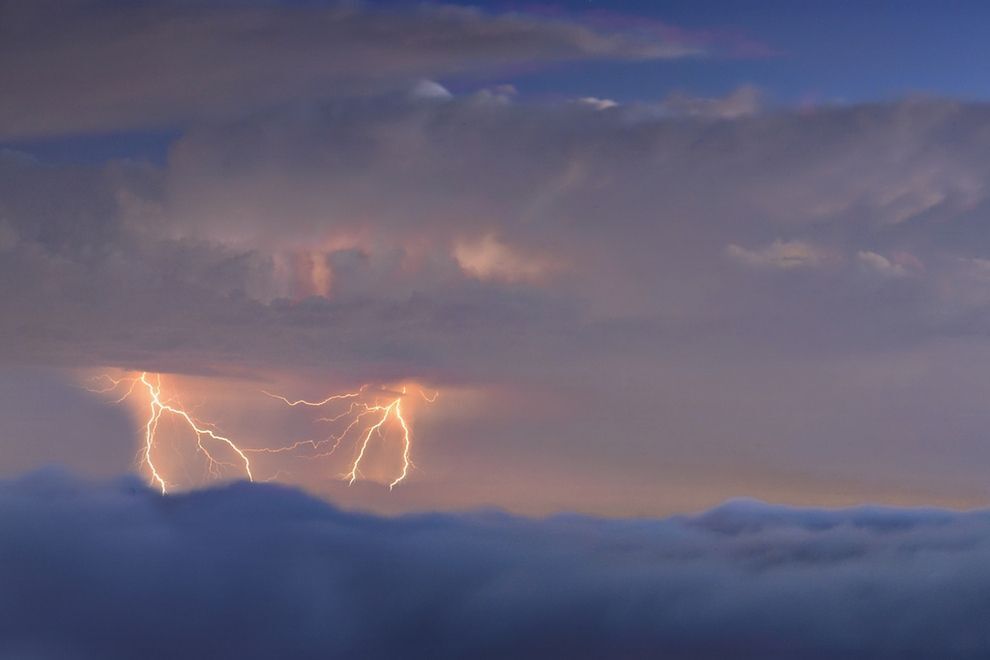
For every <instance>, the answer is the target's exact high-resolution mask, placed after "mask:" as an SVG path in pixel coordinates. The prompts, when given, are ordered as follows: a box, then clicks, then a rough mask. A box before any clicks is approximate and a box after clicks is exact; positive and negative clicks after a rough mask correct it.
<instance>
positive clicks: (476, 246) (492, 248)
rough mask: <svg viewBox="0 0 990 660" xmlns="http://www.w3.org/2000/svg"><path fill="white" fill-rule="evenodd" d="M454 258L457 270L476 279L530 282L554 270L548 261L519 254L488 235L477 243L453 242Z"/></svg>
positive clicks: (475, 241)
mask: <svg viewBox="0 0 990 660" xmlns="http://www.w3.org/2000/svg"><path fill="white" fill-rule="evenodd" d="M454 259H456V260H457V264H458V265H459V266H460V267H461V270H463V271H464V272H465V273H467V274H468V275H471V276H472V277H476V278H477V279H479V280H501V281H503V282H533V281H538V280H541V279H543V278H545V277H546V276H547V275H549V274H550V273H551V272H552V271H554V270H555V269H556V264H554V263H552V262H551V261H549V260H547V259H541V258H538V257H534V256H531V255H525V254H522V253H521V252H519V251H517V250H514V249H512V248H510V247H509V246H508V245H505V244H504V243H502V242H500V241H499V240H498V239H497V238H495V237H494V236H493V235H491V234H488V235H486V236H484V237H482V238H481V239H479V240H473V241H461V242H458V243H456V244H455V245H454Z"/></svg>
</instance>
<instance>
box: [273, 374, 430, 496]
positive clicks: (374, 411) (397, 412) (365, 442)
mask: <svg viewBox="0 0 990 660" xmlns="http://www.w3.org/2000/svg"><path fill="white" fill-rule="evenodd" d="M367 389H368V386H367V385H365V386H362V387H361V389H359V390H358V391H357V392H348V393H345V394H334V395H331V396H329V397H327V398H325V399H322V400H320V401H309V400H306V399H298V400H295V401H292V400H290V399H288V398H286V397H284V396H281V395H278V394H272V393H271V392H264V391H263V392H264V394H267V395H268V396H270V397H273V398H275V399H279V400H281V401H283V402H284V403H286V404H287V405H289V406H293V407H295V406H300V405H301V406H311V407H323V406H325V405H328V404H330V403H332V402H334V401H339V400H341V399H350V398H355V397H360V396H362V395H364V393H365V392H366V391H367ZM382 391H383V392H387V390H382ZM419 392H420V394H421V395H422V397H423V399H424V400H426V401H427V402H429V403H433V402H434V401H436V400H437V397H438V396H439V392H436V393H434V394H433V396H432V397H430V396H427V395H426V393H425V392H423V390H420V391H419ZM406 393H407V389H406V388H405V387H403V388H402V391H401V392H398V393H393V394H395V396H394V397H393V398H391V399H390V400H389V401H388V402H387V403H384V404H382V403H379V402H375V403H371V404H369V403H365V402H356V403H352V404H351V405H350V407H349V408H348V409H347V410H345V411H343V412H341V413H339V414H337V415H334V416H333V417H320V418H318V419H317V421H323V422H336V421H339V420H341V419H344V418H345V417H347V416H349V415H354V417H353V419H352V420H351V422H350V423H349V424H348V425H347V426H346V427H345V428H344V430H343V431H342V432H341V433H340V434H339V435H337V436H330V437H329V438H327V439H325V440H322V441H319V440H302V441H300V442H295V443H293V444H291V445H286V446H285V447H276V448H268V449H262V450H257V451H264V452H267V453H280V452H287V451H294V450H296V449H298V448H299V447H303V446H306V445H309V446H310V447H312V448H313V449H314V450H315V449H319V448H320V447H321V446H323V445H324V444H327V443H329V442H331V441H333V446H332V447H331V448H330V450H329V451H327V452H325V453H323V454H318V455H320V456H329V455H330V454H333V453H334V452H335V451H336V450H337V448H338V447H339V446H340V444H341V442H342V441H343V439H344V438H345V437H346V436H347V435H348V433H350V431H351V430H352V429H354V428H355V427H356V426H357V425H358V424H359V423H360V422H361V420H362V419H363V418H364V417H365V416H367V415H374V416H375V419H377V421H375V422H374V423H372V424H370V425H369V426H367V427H365V428H364V430H363V431H361V435H360V438H361V439H360V441H359V442H358V444H357V451H356V455H355V457H354V460H353V461H352V462H351V468H350V470H348V471H347V472H345V473H344V474H343V475H341V476H342V478H344V479H346V480H347V484H348V485H352V484H353V483H354V482H355V481H357V480H358V479H359V478H360V477H361V462H362V461H363V460H364V456H365V452H366V451H367V449H368V446H369V445H370V444H371V438H372V436H373V435H375V434H376V433H377V434H378V435H379V437H383V436H384V431H383V429H384V428H385V426H386V424H387V423H388V422H389V420H390V419H391V420H393V421H394V423H395V424H397V425H398V427H399V428H400V429H401V432H402V434H401V443H402V451H401V453H400V459H401V463H402V465H401V468H400V470H399V473H398V475H397V476H396V477H395V478H394V479H393V480H392V481H390V482H389V484H388V488H389V490H391V489H393V488H395V487H396V486H397V485H398V484H400V483H402V481H403V480H405V478H406V477H407V476H408V474H409V470H410V469H411V468H412V467H414V466H413V462H412V458H411V454H412V430H411V429H410V427H409V423H408V422H407V421H406V418H405V417H404V416H403V414H402V399H403V397H405V396H406ZM355 411H356V412H355Z"/></svg>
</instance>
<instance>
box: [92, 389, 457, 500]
mask: <svg viewBox="0 0 990 660" xmlns="http://www.w3.org/2000/svg"><path fill="white" fill-rule="evenodd" d="M98 379H100V380H103V381H105V383H106V384H105V385H104V386H103V387H99V388H94V389H90V391H92V392H98V393H112V394H118V393H119V396H118V397H117V398H116V399H114V403H121V402H123V401H124V400H126V399H129V398H131V397H132V396H134V395H135V392H136V391H142V390H143V391H144V392H145V393H146V394H147V400H148V408H147V410H148V414H147V418H146V419H145V421H144V424H143V428H144V433H143V439H142V443H141V449H140V451H139V453H138V462H139V464H140V465H141V466H142V467H145V468H146V469H147V471H148V473H149V478H150V481H151V482H152V483H153V484H154V485H156V486H157V487H158V488H160V489H161V491H162V493H167V492H168V490H169V487H170V484H169V481H168V479H167V477H166V476H165V475H164V474H163V471H162V470H161V469H160V467H159V466H158V465H157V464H156V462H155V453H156V448H157V446H158V444H159V435H160V434H159V423H160V422H161V419H162V417H163V416H164V415H166V414H168V415H170V416H172V417H174V418H175V419H177V420H178V421H179V422H180V423H181V424H182V425H184V426H185V427H186V428H188V430H189V431H191V432H192V434H193V436H194V438H195V442H196V450H197V452H199V453H201V454H202V455H203V456H204V457H205V458H206V462H207V469H208V471H209V474H210V475H211V476H212V477H215V478H219V477H221V476H223V474H222V473H223V469H224V468H229V469H238V470H239V471H241V473H242V474H243V475H244V476H245V477H246V478H247V479H249V480H251V481H254V479H255V477H254V474H253V472H252V466H251V461H250V459H249V458H248V455H249V454H291V453H296V452H298V451H300V450H307V449H308V450H311V452H308V453H307V456H306V457H307V458H320V457H327V456H331V455H333V454H334V453H335V452H336V451H337V449H338V448H340V447H341V445H342V443H343V442H344V440H345V439H347V438H348V437H350V436H352V435H355V434H356V435H357V438H358V439H357V441H356V443H355V454H354V458H353V459H352V461H351V462H350V464H349V465H350V467H349V469H348V470H347V471H346V472H344V473H343V474H341V475H340V477H341V478H342V479H343V480H345V481H347V483H348V485H351V484H353V483H354V482H355V481H357V480H358V479H360V478H361V477H362V472H361V466H362V462H363V461H364V460H365V454H366V452H367V450H368V447H369V445H370V444H371V442H372V437H373V436H375V435H377V436H378V437H379V438H381V439H383V440H384V439H386V433H387V432H388V431H389V430H390V429H391V430H393V431H396V432H397V433H396V435H398V436H399V442H400V447H401V451H400V452H399V459H400V467H399V470H398V472H397V474H396V475H395V477H394V478H393V479H392V480H391V481H390V482H389V483H388V488H389V490H391V489H392V488H394V487H395V486H396V485H398V484H400V483H401V482H402V481H403V480H405V479H406V477H407V476H408V474H409V471H410V469H412V468H413V467H414V465H413V462H412V458H411V454H412V439H413V434H412V430H411V427H410V424H409V422H408V420H407V419H406V417H405V416H404V415H403V410H402V402H403V398H404V397H405V396H406V395H407V388H406V387H403V388H402V389H401V390H399V391H395V390H389V389H386V388H378V389H371V388H369V386H368V385H363V386H361V387H360V388H359V389H358V390H356V391H353V392H344V393H340V394H332V395H330V396H327V397H326V398H324V399H321V400H308V399H295V400H293V399H289V398H287V397H285V396H282V395H280V394H273V393H271V392H268V391H264V390H262V393H263V394H265V395H266V396H269V397H271V398H273V399H277V400H279V401H282V402H283V403H285V404H286V405H287V406H290V407H292V408H296V407H304V408H320V409H322V408H324V407H326V406H330V405H333V404H337V403H339V402H342V401H348V400H349V405H348V406H347V408H345V409H344V410H342V411H340V412H337V413H336V414H333V415H331V416H326V417H318V418H316V420H315V421H317V422H323V423H330V424H336V423H338V422H339V423H341V424H343V422H344V421H346V422H347V423H346V424H344V425H343V428H342V430H340V432H339V433H336V434H333V435H330V436H328V437H326V438H323V439H321V440H299V441H297V442H293V443H291V444H288V445H285V446H280V447H260V448H253V447H242V446H240V445H238V444H236V443H235V442H234V441H233V440H231V439H230V438H229V437H227V436H225V435H221V434H220V433H219V432H218V431H217V430H215V429H214V427H213V426H212V425H211V424H207V423H204V422H202V421H199V420H197V419H196V418H195V417H193V415H192V414H191V413H190V412H188V411H187V410H186V409H185V408H183V407H182V405H181V403H179V401H178V400H177V399H176V398H175V397H171V396H166V395H164V394H163V391H162V378H161V375H160V374H151V373H148V372H141V373H140V374H139V375H137V376H130V377H124V378H113V377H111V376H109V375H106V374H104V375H101V376H99V377H98ZM369 390H370V392H369ZM418 391H419V394H420V396H422V398H423V400H424V401H426V402H428V403H433V402H435V401H436V400H437V397H438V396H439V392H434V393H433V394H432V395H427V394H426V392H424V391H423V390H422V389H419V390H418ZM369 418H370V420H369ZM363 422H364V423H363ZM217 448H221V449H225V450H227V451H228V452H229V453H230V454H231V455H233V456H235V457H236V459H235V461H236V462H234V463H231V462H230V461H224V460H221V459H220V458H219V457H218V456H217V454H216V450H217ZM279 474H280V471H279V472H276V473H275V475H274V476H273V477H271V478H268V479H263V481H271V480H274V479H276V478H277V477H278V476H279Z"/></svg>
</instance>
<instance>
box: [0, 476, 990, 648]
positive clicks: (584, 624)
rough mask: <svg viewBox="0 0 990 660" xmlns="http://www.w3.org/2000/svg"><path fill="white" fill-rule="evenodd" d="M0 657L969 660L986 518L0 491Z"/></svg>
mask: <svg viewBox="0 0 990 660" xmlns="http://www.w3.org/2000/svg"><path fill="white" fill-rule="evenodd" d="M0 532H2V533H0V584H2V587H3V588H2V589H0V615H2V616H0V653H2V654H3V655H4V656H5V657H19V658H32V659H38V660H43V659H45V660H46V659H48V658H71V659H78V660H86V659H89V658H94V659H95V658H99V659H101V660H110V659H113V658H133V657H143V658H173V657H178V656H182V657H189V658H192V657H203V658H211V657H221V656H222V657H243V658H268V657H292V658H310V657H311V658H326V657H344V656H360V657H363V658H378V657H382V658H384V657H406V658H419V657H422V658H443V657H458V658H462V657H476V658H486V657H492V658H494V657H508V656H512V657H534V658H535V657H574V658H585V657H586V658H601V657H625V658H634V657H644V658H646V657H658V656H662V657H671V658H721V657H726V655H731V656H732V657H737V658H763V659H765V658H794V657H802V658H835V657H843V658H930V657H940V658H978V657H985V656H986V654H987V653H988V652H990V636H988V634H987V632H986V626H985V622H986V618H987V616H988V615H990V603H988V601H987V599H986V598H985V596H984V595H983V593H984V592H985V591H986V590H987V588H988V586H990V585H988V582H990V570H988V569H987V567H986V561H985V556H986V553H987V550H988V544H990V518H988V516H987V514H986V513H983V512H976V513H953V512H949V511H944V510H908V509H881V508H860V509H849V510H816V509H787V508H780V507H773V506H768V505H763V504H759V503H755V502H733V503H729V504H726V505H725V506H723V507H720V508H718V509H715V510H713V511H710V512H708V513H705V514H702V515H700V516H694V517H676V518H670V519H665V520H649V519H641V520H604V519H596V518H586V517H574V516H556V517H553V518H549V519H545V520H533V519H521V518H515V517H511V516H507V515H504V514H499V513H476V514H461V515H440V514H426V515H415V516H405V517H400V518H393V519H389V518H377V517H373V516H368V515H361V514H356V513H346V512H343V511H339V510H337V509H334V508H332V507H330V506H329V505H327V504H324V503H322V502H319V501H317V500H313V499H310V498H309V497H307V496H305V495H303V494H302V493H300V492H297V491H294V490H288V489H285V488H279V487H274V486H258V485H254V486H252V485H247V484H236V485H233V486H229V487H226V488H223V489H218V490H210V491H201V492H193V493H188V494H185V495H177V496H169V497H165V498H163V497H161V496H159V495H157V494H155V493H153V492H151V491H149V490H148V489H146V488H145V487H143V486H141V485H139V484H137V483H136V482H132V481H130V480H125V481H121V482H118V483H117V484H114V485H92V484H89V483H83V482H80V481H78V480H76V479H74V478H71V477H69V476H67V475H64V474H61V473H55V472H44V473H38V474H34V475H31V476H27V477H24V478H21V479H19V480H16V481H11V482H5V483H3V484H2V485H0Z"/></svg>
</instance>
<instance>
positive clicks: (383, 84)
mask: <svg viewBox="0 0 990 660" xmlns="http://www.w3.org/2000/svg"><path fill="white" fill-rule="evenodd" d="M671 32H672V31H670V30H667V31H657V30H647V31H645V32H644V31H643V30H642V29H640V30H635V31H634V30H630V29H621V28H619V29H616V28H611V29H603V28H595V27H593V26H589V25H584V24H582V23H580V22H578V21H575V20H569V19H565V18H550V17H540V16H534V15H532V14H521V13H518V14H517V13H513V14H500V15H494V14H488V13H485V12H483V11H480V10H475V9H469V8H463V7H457V6H445V5H439V4H428V3H422V4H418V3H417V4H416V5H415V6H413V7H409V8H405V9H402V8H398V9H396V8H393V9H387V8H380V7H379V8H375V7H373V6H370V5H365V4H361V3H353V2H340V3H327V4H321V3H299V4H298V5H297V6H295V7H292V6H286V5H282V6H279V5H278V4H276V3H266V2H259V3H242V4H241V5H240V6H235V5H234V4H232V3H224V2H206V3H188V2H181V1H176V0H170V1H169V2H159V3H154V4H148V3H142V4H139V5H134V6H124V5H121V4H120V3H117V2H113V1H112V0H110V1H107V0H101V1H93V0H75V1H73V2H68V3H62V2H58V3H53V2H47V1H46V2H37V3H24V2H18V1H17V0H5V1H4V2H0V87H2V88H3V89H4V102H3V104H2V105H0V139H24V138H32V137H39V136H50V135H59V134H66V133H80V132H90V131H110V130H121V129H132V128H136V127H148V126H159V125H174V124H176V123H183V122H186V121H188V120H190V119H194V118H200V119H201V118H204V117H212V118H216V117H225V116H230V115H238V114H241V113H242V112H243V109H244V108H245V107H248V108H251V109H257V108H259V107H269V106H275V105H281V104H285V103H286V102H292V101H297V102H298V101H304V100H319V99H325V98H332V97H335V96H343V95H354V94H365V93H369V92H373V91H382V90H383V89H391V88H395V87H396V86H397V85H400V84H404V83H405V82H406V81H408V80H409V79H410V78H415V77H417V76H429V77H432V76H439V75H443V74H463V73H476V72H479V71H492V70H494V69H496V68H504V67H506V66H516V67H518V66H520V65H523V64H525V65H526V66H534V65H539V64H546V63H549V62H566V61H575V60H594V59H632V60H642V59H666V58H679V57H687V56H696V55H701V54H703V53H704V51H705V47H703V46H701V45H698V44H693V43H691V41H690V38H689V36H688V35H686V34H683V33H682V34H679V36H678V37H675V36H673V35H672V34H671Z"/></svg>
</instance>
